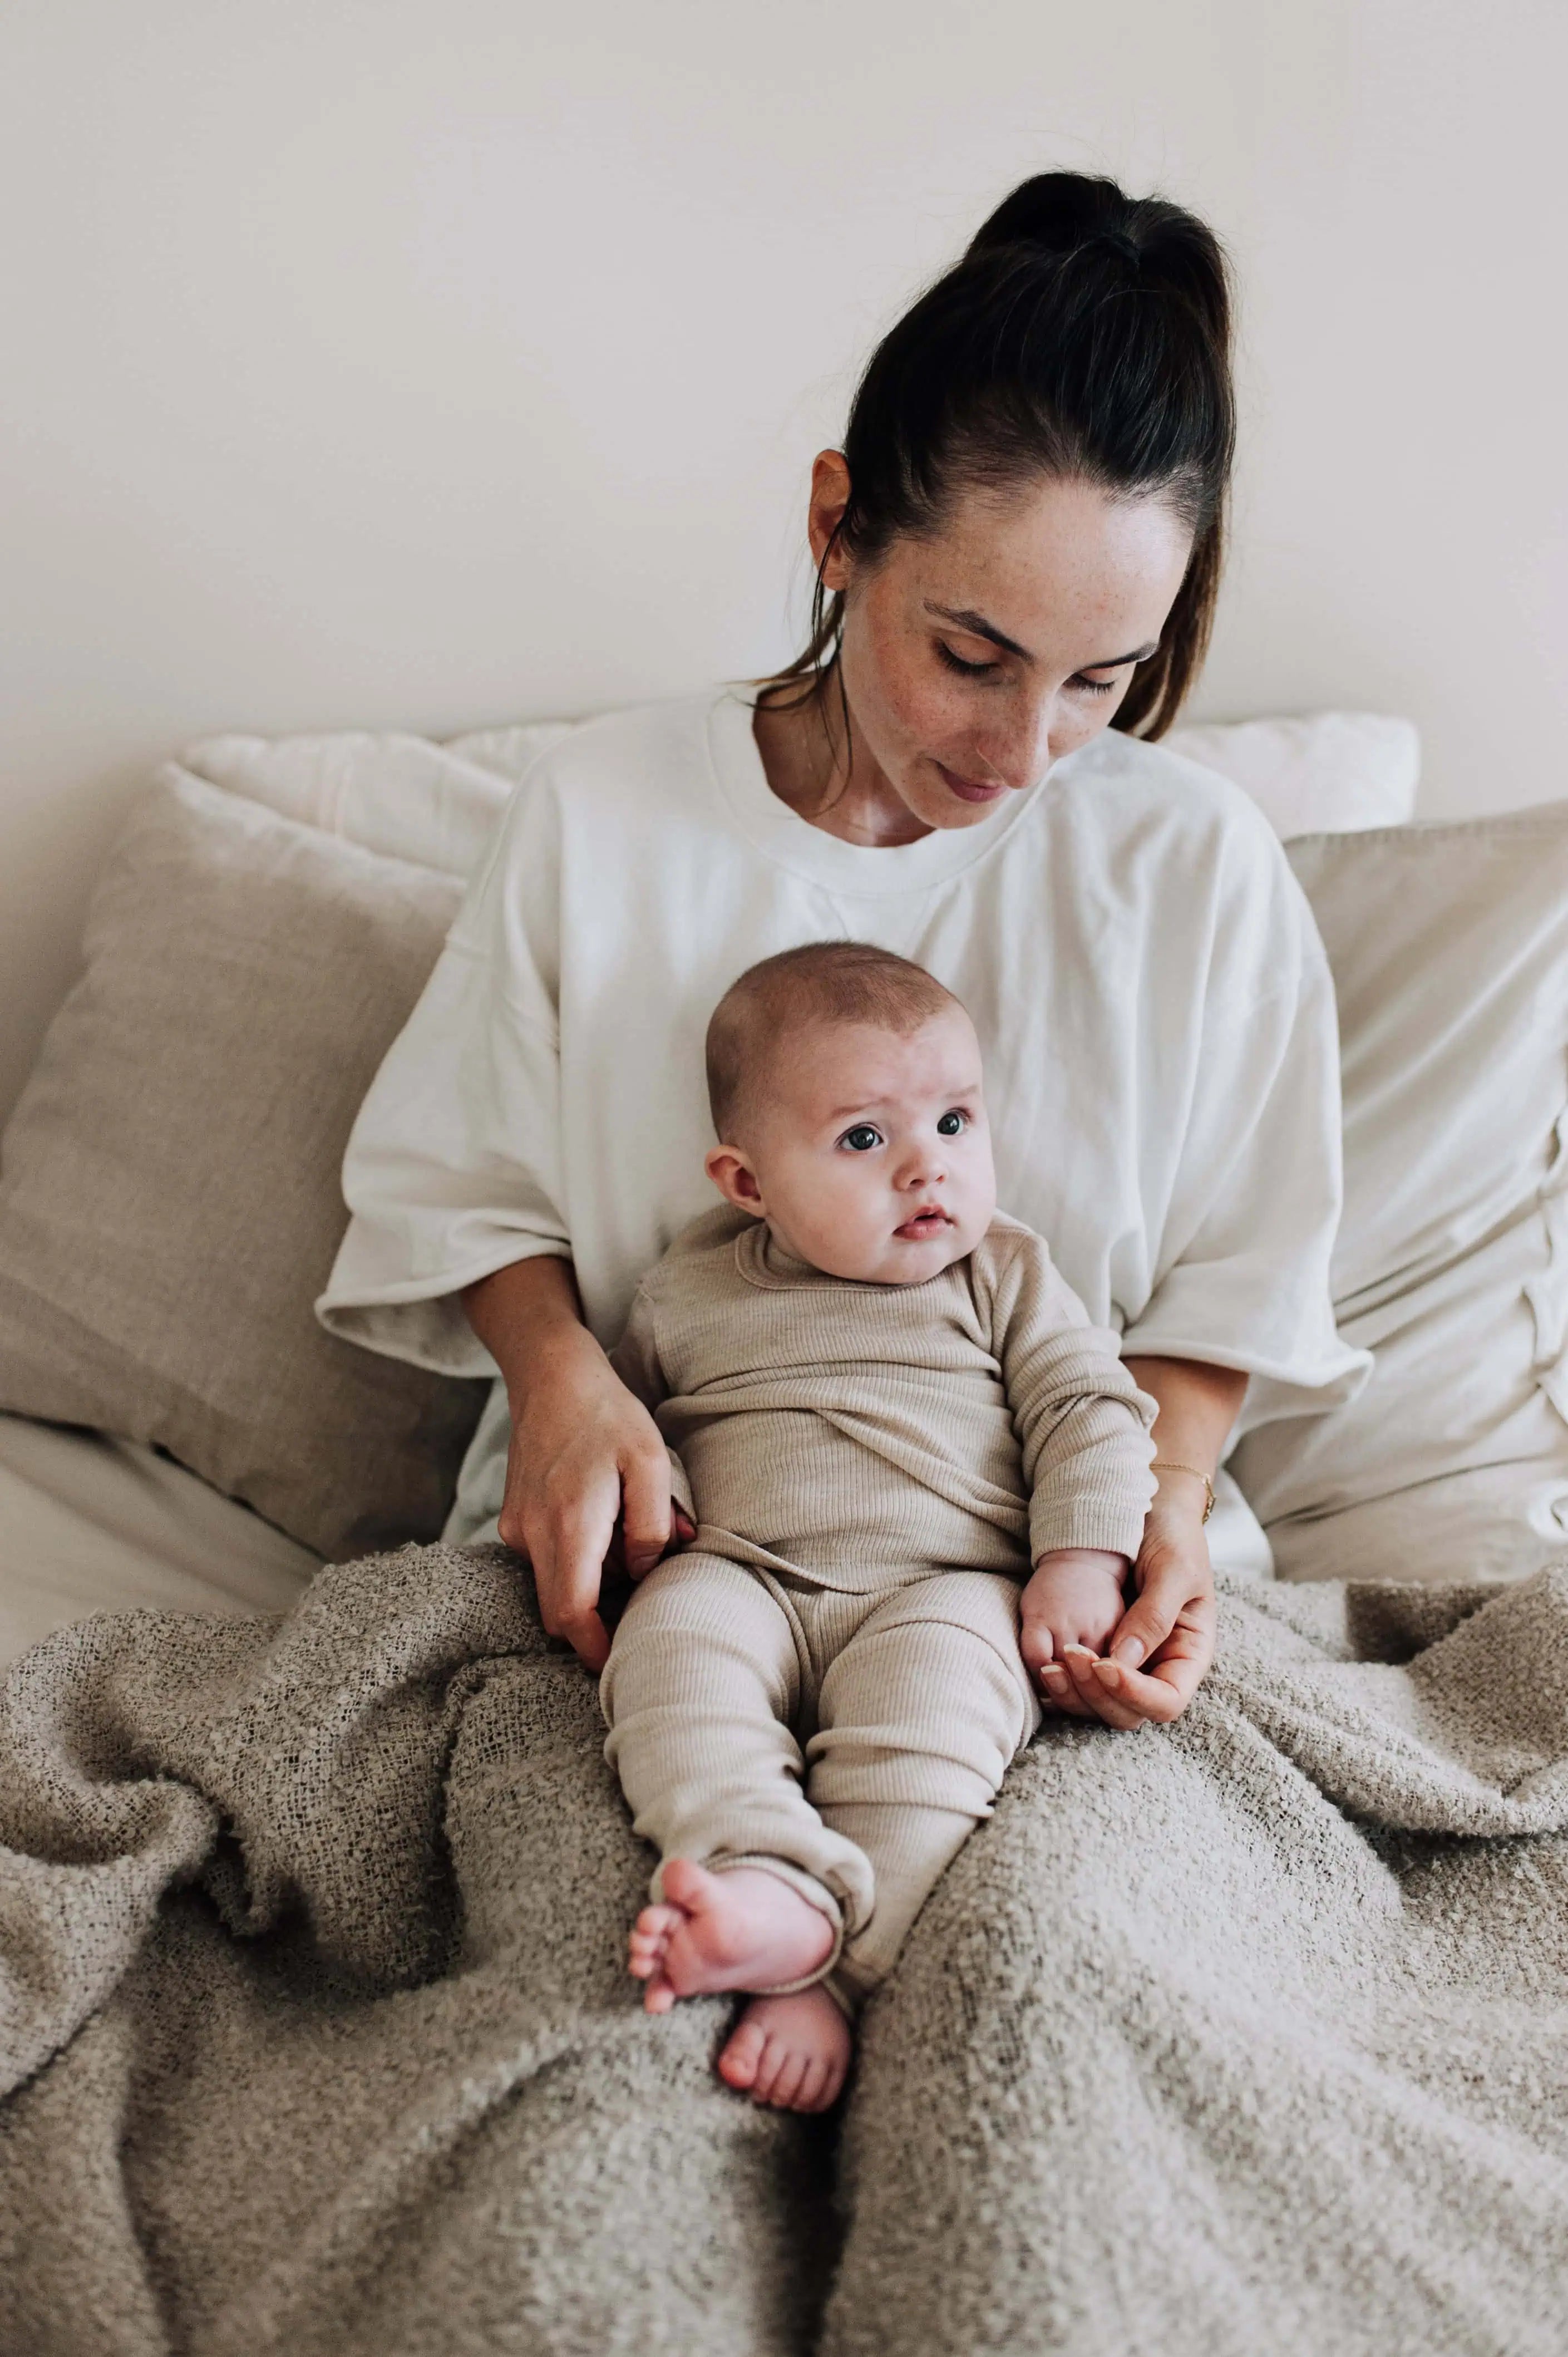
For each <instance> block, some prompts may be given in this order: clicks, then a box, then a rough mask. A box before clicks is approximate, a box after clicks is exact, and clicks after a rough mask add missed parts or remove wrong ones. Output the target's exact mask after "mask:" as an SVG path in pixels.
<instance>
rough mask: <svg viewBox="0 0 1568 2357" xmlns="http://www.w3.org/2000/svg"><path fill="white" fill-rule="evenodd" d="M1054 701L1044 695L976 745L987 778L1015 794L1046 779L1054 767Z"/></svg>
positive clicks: (979, 760) (976, 752)
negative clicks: (1052, 726)
mask: <svg viewBox="0 0 1568 2357" xmlns="http://www.w3.org/2000/svg"><path fill="white" fill-rule="evenodd" d="M1055 708H1056V707H1055V704H1054V701H1053V700H1052V699H1051V698H1049V697H1044V696H1042V697H1041V698H1040V700H1039V702H1038V703H1037V704H1033V703H1032V704H1030V705H1028V706H1027V707H1026V708H1025V709H1024V710H1021V711H1019V712H1017V713H1015V715H1014V716H1013V718H1012V721H1011V725H1009V726H1000V727H998V728H996V729H995V730H994V731H993V732H989V733H988V734H987V735H986V737H984V738H983V740H982V741H981V742H980V743H979V744H977V745H976V746H975V748H974V751H975V759H976V760H977V761H978V762H979V763H980V764H981V769H980V774H981V775H982V776H983V777H990V778H999V779H1000V780H1002V782H1003V784H1004V785H1007V786H1011V787H1012V788H1013V789H1014V791H1015V792H1017V791H1021V790H1022V789H1023V788H1024V787H1025V786H1032V785H1034V784H1036V782H1037V780H1039V779H1041V778H1043V777H1044V776H1045V774H1046V771H1047V770H1048V769H1049V768H1050V766H1051V759H1052V754H1051V714H1052V712H1053V711H1054V710H1055Z"/></svg>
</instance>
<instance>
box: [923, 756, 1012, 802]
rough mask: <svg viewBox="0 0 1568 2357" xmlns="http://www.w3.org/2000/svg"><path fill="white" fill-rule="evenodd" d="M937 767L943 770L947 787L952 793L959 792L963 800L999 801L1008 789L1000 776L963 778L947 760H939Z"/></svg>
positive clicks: (960, 798)
mask: <svg viewBox="0 0 1568 2357" xmlns="http://www.w3.org/2000/svg"><path fill="white" fill-rule="evenodd" d="M937 767H938V769H939V770H940V771H941V776H942V783H943V785H944V786H946V787H947V789H948V791H949V792H950V793H955V794H957V796H958V798H959V800H960V801H961V802H999V801H1000V800H1001V798H1002V796H1003V795H1004V793H1006V792H1007V791H1008V789H1007V787H1006V785H1005V783H1004V781H1003V780H1002V779H1000V778H992V779H988V780H986V779H980V778H961V777H960V776H959V774H958V771H957V770H950V769H949V768H948V765H947V763H946V762H945V761H939V762H938V763H937Z"/></svg>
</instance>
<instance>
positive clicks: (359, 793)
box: [163, 721, 570, 877]
mask: <svg viewBox="0 0 1568 2357" xmlns="http://www.w3.org/2000/svg"><path fill="white" fill-rule="evenodd" d="M569 725H570V724H569V723H568V722H565V721H544V722H542V723H539V724H538V725H536V726H530V727H523V728H504V729H491V730H486V731H482V732H480V733H478V734H477V735H474V736H470V737H456V738H455V739H454V741H453V743H452V744H450V745H435V744H432V742H431V741H430V739H429V738H428V737H405V736H400V735H397V734H395V733H381V734H373V733H371V731H369V730H366V729H348V728H345V729H338V730H335V731H333V732H332V733H331V734H330V735H327V736H320V737H203V738H202V739H201V740H200V741H199V743H197V744H195V745H191V746H188V748H186V750H185V752H184V753H183V754H182V755H181V757H180V761H179V762H178V763H172V762H171V763H170V764H168V765H167V768H166V770H165V771H164V773H163V774H164V775H165V777H166V778H171V777H172V778H177V776H178V774H179V771H180V770H181V768H183V769H184V770H186V771H188V772H190V773H194V775H195V776H197V777H199V778H201V779H204V780H206V782H207V783H208V784H209V785H212V786H222V787H225V788H227V790H228V791H229V792H231V793H235V794H242V795H243V796H244V797H245V799H246V800H247V801H248V802H263V803H264V804H265V805H266V807H267V809H268V810H272V811H276V812H277V813H278V814H279V815H280V816H281V817H283V818H290V819H293V820H295V822H296V823H298V824H300V825H304V826H315V827H319V828H320V829H321V830H322V832H323V833H324V834H336V835H341V836H344V837H345V838H346V839H347V840H348V841H349V842H350V843H357V844H358V845H360V848H361V849H362V850H365V851H374V852H378V853H379V854H380V855H381V857H382V858H383V859H406V860H408V861H410V862H411V863H412V864H413V866H416V867H433V868H435V870H436V871H437V872H438V873H439V874H441V875H444V876H461V877H468V876H470V875H472V873H473V871H474V869H475V868H476V867H477V866H478V863H479V861H480V859H481V858H482V857H483V856H484V852H485V846H486V845H487V844H488V843H489V839H490V835H491V834H492V832H493V831H494V828H495V824H496V822H497V820H498V819H499V816H500V813H501V812H502V811H503V810H504V809H505V808H506V805H507V802H508V801H509V800H510V794H511V790H512V787H513V786H514V785H515V784H516V782H517V780H518V779H519V778H520V777H521V775H522V772H523V770H525V769H526V768H527V767H528V764H529V762H530V761H531V760H532V759H533V757H534V755H535V754H538V753H541V752H542V751H543V749H544V748H545V746H546V745H553V743H554V742H555V740H556V738H557V737H560V736H561V735H563V734H564V730H565V729H566V728H567V726H569Z"/></svg>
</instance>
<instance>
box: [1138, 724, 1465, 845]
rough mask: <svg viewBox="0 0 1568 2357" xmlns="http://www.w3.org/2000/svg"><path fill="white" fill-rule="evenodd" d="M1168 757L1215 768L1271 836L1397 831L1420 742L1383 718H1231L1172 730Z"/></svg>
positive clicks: (1416, 777) (1413, 783) (1416, 776)
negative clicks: (1257, 812) (1256, 811)
mask: <svg viewBox="0 0 1568 2357" xmlns="http://www.w3.org/2000/svg"><path fill="white" fill-rule="evenodd" d="M1163 741H1164V743H1165V744H1166V745H1168V746H1169V748H1170V749H1171V751H1172V752H1173V753H1181V754H1183V755H1185V756H1186V758H1187V760H1189V761H1201V762H1202V764H1203V766H1204V768H1205V769H1208V770H1219V774H1220V775H1221V777H1225V778H1229V779H1230V780H1231V782H1232V783H1233V784H1235V785H1238V786H1240V788H1241V789H1242V791H1244V792H1246V793H1249V794H1251V797H1252V800H1253V801H1254V802H1256V803H1257V804H1258V806H1259V808H1260V809H1261V810H1262V813H1263V814H1264V816H1265V817H1266V818H1267V819H1268V821H1269V823H1270V825H1271V826H1272V827H1273V830H1274V833H1275V834H1278V835H1280V836H1282V837H1283V838H1285V839H1286V840H1287V841H1288V840H1289V838H1290V837H1291V836H1293V835H1297V834H1327V833H1328V832H1330V831H1333V832H1336V833H1343V832H1345V831H1347V830H1348V829H1350V828H1359V827H1371V826H1400V825H1402V823H1404V821H1405V820H1406V819H1408V818H1409V817H1411V815H1412V813H1413V812H1414V809H1415V790H1416V787H1417V785H1418V784H1419V782H1420V779H1421V739H1420V737H1418V736H1417V734H1416V731H1415V725H1414V723H1413V722H1412V721H1409V720H1397V719H1395V718H1393V717H1392V716H1391V715H1390V714H1388V713H1383V712H1315V713H1310V714H1308V715H1306V716H1305V717H1303V718H1301V719H1296V720H1237V721H1231V722H1228V723H1226V724H1224V725H1222V726H1221V725H1216V726H1208V727H1199V728H1175V729H1173V730H1172V731H1171V733H1170V735H1169V736H1168V737H1165V738H1164V739H1163Z"/></svg>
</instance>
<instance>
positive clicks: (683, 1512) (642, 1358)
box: [609, 1283, 697, 1578]
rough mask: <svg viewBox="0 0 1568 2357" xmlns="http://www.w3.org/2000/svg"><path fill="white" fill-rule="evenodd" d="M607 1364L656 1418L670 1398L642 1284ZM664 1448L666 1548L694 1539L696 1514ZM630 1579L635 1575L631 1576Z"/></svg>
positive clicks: (679, 1469)
mask: <svg viewBox="0 0 1568 2357" xmlns="http://www.w3.org/2000/svg"><path fill="white" fill-rule="evenodd" d="M609 1361H610V1364H611V1366H612V1367H613V1368H614V1369H615V1371H616V1373H617V1374H618V1376H619V1377H620V1380H621V1382H622V1383H624V1384H625V1385H626V1387H627V1389H628V1392H630V1393H631V1394H632V1396H633V1398H634V1399H639V1400H640V1401H641V1402H642V1405H643V1406H644V1407H645V1408H647V1410H648V1412H649V1414H650V1415H654V1416H656V1415H657V1414H658V1411H659V1409H660V1407H661V1406H662V1405H663V1404H664V1402H665V1401H666V1400H667V1399H668V1398H669V1396H670V1385H669V1383H667V1382H666V1380H665V1375H664V1369H663V1367H662V1365H661V1364H660V1358H659V1332H658V1320H657V1315H656V1312H655V1308H654V1305H653V1302H652V1300H651V1299H650V1294H649V1288H648V1286H647V1285H646V1283H644V1284H643V1285H640V1286H639V1287H638V1289H637V1293H636V1295H635V1297H634V1298H633V1300H632V1305H631V1314H630V1316H629V1317H628V1319H627V1325H626V1331H625V1333H624V1334H623V1335H622V1336H621V1338H620V1340H619V1341H618V1343H617V1344H616V1346H615V1349H614V1350H613V1351H611V1352H610V1354H609ZM664 1447H665V1453H666V1455H667V1456H668V1457H669V1459H670V1505H671V1529H670V1545H671V1547H677V1546H684V1545H686V1544H688V1542H689V1541H690V1540H691V1539H692V1538H693V1537H694V1536H695V1534H696V1528H697V1510H696V1507H695V1505H694V1503H693V1498H692V1484H691V1482H690V1481H689V1480H687V1478H686V1469H685V1467H684V1466H683V1465H682V1462H681V1459H680V1458H679V1457H677V1455H676V1454H675V1451H674V1450H673V1449H672V1448H671V1447H670V1444H669V1442H668V1441H666V1442H665V1444H664ZM632 1577H634V1578H635V1577H638V1575H637V1574H636V1573H635V1572H634V1573H633V1575H632Z"/></svg>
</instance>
